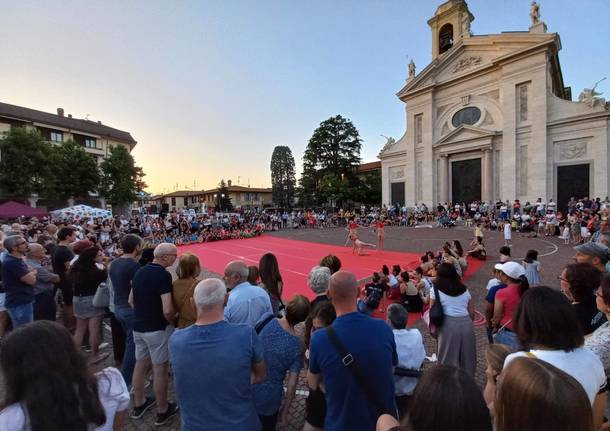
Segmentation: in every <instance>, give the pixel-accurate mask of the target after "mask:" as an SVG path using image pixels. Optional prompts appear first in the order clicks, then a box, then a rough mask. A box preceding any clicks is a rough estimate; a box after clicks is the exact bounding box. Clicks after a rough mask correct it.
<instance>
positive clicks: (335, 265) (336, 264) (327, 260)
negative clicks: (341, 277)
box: [320, 254, 341, 275]
mask: <svg viewBox="0 0 610 431" xmlns="http://www.w3.org/2000/svg"><path fill="white" fill-rule="evenodd" d="M320 266H325V267H326V268H328V269H330V273H331V275H332V274H334V273H335V272H337V271H339V270H340V269H341V260H340V259H339V258H338V257H337V256H335V255H334V254H329V255H327V256H324V257H323V258H322V260H321V261H320Z"/></svg>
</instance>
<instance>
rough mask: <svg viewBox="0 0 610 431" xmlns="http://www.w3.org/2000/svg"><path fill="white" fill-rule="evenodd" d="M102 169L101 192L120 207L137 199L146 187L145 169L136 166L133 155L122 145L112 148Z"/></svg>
mask: <svg viewBox="0 0 610 431" xmlns="http://www.w3.org/2000/svg"><path fill="white" fill-rule="evenodd" d="M101 171H102V172H101V173H102V178H101V182H100V188H99V190H100V193H101V195H102V196H103V197H105V198H106V199H108V202H109V203H110V204H112V205H114V206H117V207H119V208H121V207H124V206H125V205H127V204H130V203H131V202H133V201H135V200H136V198H137V195H138V193H139V192H141V191H142V190H143V189H144V188H146V183H145V182H144V180H143V178H144V175H145V174H144V171H142V168H140V167H138V166H136V164H135V161H134V159H133V156H132V155H131V154H129V151H127V148H125V147H124V146H122V145H117V146H116V147H114V148H111V149H110V156H109V157H108V158H107V159H106V160H104V161H103V162H102V164H101ZM121 209H122V208H121Z"/></svg>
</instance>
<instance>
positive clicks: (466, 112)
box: [451, 106, 481, 127]
mask: <svg viewBox="0 0 610 431" xmlns="http://www.w3.org/2000/svg"><path fill="white" fill-rule="evenodd" d="M480 119H481V110H480V109H479V108H477V107H475V106H469V107H468V108H464V109H460V110H459V111H457V112H456V113H455V114H454V115H453V118H452V119H451V124H453V127H460V126H461V125H462V124H467V125H469V126H472V125H473V124H475V123H476V122H477V121H479V120H480Z"/></svg>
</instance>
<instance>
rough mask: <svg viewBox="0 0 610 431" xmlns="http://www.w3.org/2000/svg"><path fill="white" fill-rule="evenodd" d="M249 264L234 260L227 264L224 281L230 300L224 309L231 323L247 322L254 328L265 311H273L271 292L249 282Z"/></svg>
mask: <svg viewBox="0 0 610 431" xmlns="http://www.w3.org/2000/svg"><path fill="white" fill-rule="evenodd" d="M248 273H249V271H248V266H247V265H246V264H245V263H244V262H243V261H241V260H234V261H232V262H229V263H228V264H227V266H225V270H224V281H225V283H226V286H227V289H229V300H228V301H227V306H226V307H225V309H224V314H225V319H227V322H231V323H247V324H248V325H250V326H251V327H253V328H254V326H255V325H256V323H257V322H258V321H259V320H260V319H261V317H263V315H264V314H265V313H272V312H273V309H272V308H271V300H270V299H269V294H267V292H266V291H265V290H264V289H263V288H261V287H259V286H253V285H251V284H250V283H248Z"/></svg>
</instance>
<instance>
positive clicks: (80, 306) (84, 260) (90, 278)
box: [68, 247, 108, 363]
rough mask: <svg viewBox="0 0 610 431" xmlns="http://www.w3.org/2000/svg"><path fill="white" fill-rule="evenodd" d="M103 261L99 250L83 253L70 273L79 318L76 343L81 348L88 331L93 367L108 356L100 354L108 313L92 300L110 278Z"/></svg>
mask: <svg viewBox="0 0 610 431" xmlns="http://www.w3.org/2000/svg"><path fill="white" fill-rule="evenodd" d="M103 259H104V255H103V253H102V250H100V249H99V248H97V247H89V248H86V249H85V250H83V251H82V252H81V253H80V255H79V256H78V259H77V260H76V262H74V264H73V265H72V266H71V267H70V270H69V272H68V280H69V281H70V282H71V283H72V287H73V290H74V300H73V301H74V316H76V331H75V332H74V342H75V343H76V345H77V346H78V347H80V346H81V344H82V343H83V338H84V337H85V333H86V332H87V329H89V343H90V344H91V361H92V363H97V362H100V361H102V360H104V359H105V358H106V357H108V353H104V354H103V355H100V354H99V350H98V349H99V345H100V343H101V333H102V332H101V329H102V319H103V317H104V314H105V313H106V309H105V308H98V307H95V306H94V305H93V297H94V296H95V292H96V291H97V288H98V286H99V285H100V284H101V283H103V282H105V281H106V279H107V278H108V272H107V271H106V268H105V267H104V265H103V264H102V262H103ZM100 267H101V268H100Z"/></svg>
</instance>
